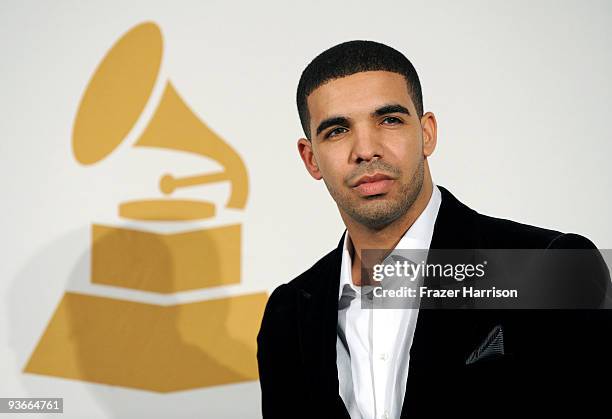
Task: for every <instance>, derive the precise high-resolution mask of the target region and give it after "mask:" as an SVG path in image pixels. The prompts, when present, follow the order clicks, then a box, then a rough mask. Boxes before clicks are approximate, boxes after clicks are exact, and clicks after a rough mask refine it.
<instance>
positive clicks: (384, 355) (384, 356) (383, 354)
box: [378, 352, 388, 361]
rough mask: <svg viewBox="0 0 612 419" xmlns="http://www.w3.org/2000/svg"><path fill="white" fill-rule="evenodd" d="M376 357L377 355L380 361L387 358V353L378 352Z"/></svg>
mask: <svg viewBox="0 0 612 419" xmlns="http://www.w3.org/2000/svg"><path fill="white" fill-rule="evenodd" d="M378 357H379V358H380V359H381V360H382V361H386V360H387V358H388V355H387V353H386V352H383V353H381V354H380V355H379V356H378Z"/></svg>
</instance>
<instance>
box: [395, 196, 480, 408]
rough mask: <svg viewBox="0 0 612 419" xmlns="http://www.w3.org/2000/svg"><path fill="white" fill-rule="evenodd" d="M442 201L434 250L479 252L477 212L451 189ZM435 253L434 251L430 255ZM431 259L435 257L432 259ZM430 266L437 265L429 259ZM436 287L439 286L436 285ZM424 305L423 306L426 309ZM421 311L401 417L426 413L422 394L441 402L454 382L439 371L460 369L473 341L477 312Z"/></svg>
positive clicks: (411, 351) (437, 219)
mask: <svg viewBox="0 0 612 419" xmlns="http://www.w3.org/2000/svg"><path fill="white" fill-rule="evenodd" d="M438 188H439V189H440V192H441V194H442V202H441V204H440V209H439V211H438V216H437V217H436V222H435V224H434V231H433V236H432V240H431V245H430V249H432V250H433V251H434V252H433V255H434V256H433V258H435V257H436V256H435V249H475V248H476V247H477V246H476V244H477V223H476V221H475V218H476V217H475V215H477V213H476V212H475V211H473V210H472V209H470V208H468V207H467V206H465V205H464V204H462V203H461V202H459V201H458V200H457V199H456V198H455V197H454V196H453V195H452V194H451V193H450V192H449V191H448V190H447V189H445V188H443V187H441V186H438ZM431 254H432V253H431V252H430V255H431ZM430 257H431V256H430ZM428 263H435V260H434V261H432V260H430V259H429V258H428ZM434 285H435V284H434ZM423 306H424V305H423V302H422V305H421V307H423ZM425 306H427V307H430V308H421V309H420V310H419V314H418V318H417V324H416V329H415V332H414V337H413V343H412V347H411V349H410V363H409V369H408V381H407V384H406V394H405V396H404V403H403V406H402V414H401V417H402V418H404V417H411V416H412V415H413V414H414V413H416V412H421V411H424V410H426V409H427V408H428V407H427V406H424V405H421V403H422V397H419V396H418V395H419V394H430V395H431V394H436V393H440V397H441V399H440V400H443V399H444V393H445V392H447V391H449V386H450V385H452V384H451V383H445V384H443V383H441V382H440V380H439V379H437V378H436V376H438V372H440V373H444V375H445V376H448V373H449V371H452V370H453V369H457V368H460V366H461V365H462V363H463V357H464V352H465V348H466V347H469V342H470V337H471V333H470V330H469V329H470V328H471V326H472V325H471V324H470V323H471V322H470V321H469V318H470V316H471V315H472V314H473V310H461V309H460V310H448V309H436V308H435V304H434V305H427V304H425Z"/></svg>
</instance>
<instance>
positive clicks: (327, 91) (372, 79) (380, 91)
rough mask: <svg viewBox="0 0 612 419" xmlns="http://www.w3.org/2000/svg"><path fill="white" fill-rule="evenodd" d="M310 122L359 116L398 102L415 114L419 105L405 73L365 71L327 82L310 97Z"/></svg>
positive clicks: (308, 99)
mask: <svg viewBox="0 0 612 419" xmlns="http://www.w3.org/2000/svg"><path fill="white" fill-rule="evenodd" d="M307 103H308V110H309V112H310V122H311V124H313V125H316V123H317V121H320V120H322V119H325V118H329V117H330V116H358V115H360V114H364V115H365V114H368V115H369V114H370V113H371V112H372V111H373V110H374V109H376V108H378V107H380V106H383V105H388V104H391V103H397V104H400V105H404V106H405V107H406V108H408V109H409V110H410V112H411V113H412V114H413V115H414V114H415V110H414V109H415V108H414V104H413V103H412V99H411V98H410V94H409V92H408V86H407V83H406V79H405V78H404V76H402V75H401V74H398V73H393V72H390V71H364V72H361V73H355V74H351V75H350V76H346V77H342V78H339V79H335V80H332V81H329V82H327V83H325V84H324V85H322V86H319V87H318V88H316V89H315V90H314V91H313V92H312V93H311V94H310V95H309V96H308V98H307Z"/></svg>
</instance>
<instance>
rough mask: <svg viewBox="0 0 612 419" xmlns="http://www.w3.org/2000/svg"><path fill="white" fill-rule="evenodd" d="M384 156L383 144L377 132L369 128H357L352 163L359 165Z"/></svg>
mask: <svg viewBox="0 0 612 419" xmlns="http://www.w3.org/2000/svg"><path fill="white" fill-rule="evenodd" d="M382 156H383V154H382V144H381V141H380V139H379V138H378V136H377V134H376V132H375V130H373V129H370V128H368V127H355V128H354V130H353V144H352V150H351V161H352V162H355V163H357V164H359V163H362V162H364V161H365V162H368V161H370V160H373V159H375V158H381V157H382Z"/></svg>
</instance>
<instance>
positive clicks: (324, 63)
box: [296, 41, 423, 140]
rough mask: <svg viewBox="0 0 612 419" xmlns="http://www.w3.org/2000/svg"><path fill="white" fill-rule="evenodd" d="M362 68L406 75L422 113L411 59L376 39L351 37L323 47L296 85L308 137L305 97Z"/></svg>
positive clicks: (308, 114)
mask: <svg viewBox="0 0 612 419" xmlns="http://www.w3.org/2000/svg"><path fill="white" fill-rule="evenodd" d="M363 71H391V72H393V73H398V74H401V75H402V76H404V78H405V79H406V83H407V85H408V93H409V94H410V98H411V99H412V102H413V103H414V106H415V108H416V111H417V114H418V117H419V118H421V117H422V116H423V94H422V92H421V82H420V81H419V76H418V74H417V72H416V70H415V69H414V67H413V65H412V63H411V62H410V61H409V60H408V58H406V57H405V56H404V54H402V53H401V52H399V51H397V50H396V49H394V48H391V47H390V46H388V45H385V44H381V43H379V42H374V41H348V42H343V43H341V44H338V45H336V46H333V47H331V48H329V49H328V50H326V51H323V52H322V53H321V54H319V55H318V56H317V57H315V59H314V60H312V61H311V62H310V64H308V66H306V68H305V69H304V71H303V72H302V76H301V77H300V82H299V83H298V88H297V97H296V101H297V107H298V114H299V115H300V122H301V123H302V129H303V130H304V134H306V138H308V139H309V140H310V139H311V138H310V135H311V133H310V113H309V111H308V103H307V101H306V98H307V97H308V95H310V94H311V93H312V92H313V91H314V90H315V89H317V88H318V87H319V86H322V85H323V84H325V83H327V82H329V81H331V80H334V79H338V78H341V77H346V76H350V75H351V74H355V73H361V72H363Z"/></svg>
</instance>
